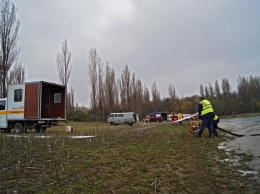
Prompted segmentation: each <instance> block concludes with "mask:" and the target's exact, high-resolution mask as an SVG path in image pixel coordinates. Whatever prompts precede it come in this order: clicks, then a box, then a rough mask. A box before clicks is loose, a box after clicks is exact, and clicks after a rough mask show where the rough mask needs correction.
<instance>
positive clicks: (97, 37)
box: [12, 0, 260, 107]
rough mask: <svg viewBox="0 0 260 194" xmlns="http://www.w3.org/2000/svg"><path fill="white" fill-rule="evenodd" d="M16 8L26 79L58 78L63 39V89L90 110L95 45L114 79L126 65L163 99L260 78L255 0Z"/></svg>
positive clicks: (51, 0)
mask: <svg viewBox="0 0 260 194" xmlns="http://www.w3.org/2000/svg"><path fill="white" fill-rule="evenodd" d="M12 2H13V3H15V5H16V6H17V8H18V12H17V17H18V19H19V21H20V23H21V25H20V30H19V35H20V38H19V46H20V47H21V53H20V58H19V61H20V62H21V63H22V65H23V66H25V71H26V81H38V80H44V81H49V82H55V83H60V81H59V79H58V71H57V63H56V58H57V54H58V53H60V52H61V48H62V42H64V40H65V39H66V40H67V43H68V47H69V49H70V51H71V54H72V56H71V65H72V72H71V77H70V80H69V86H68V90H69V91H70V87H73V88H74V91H75V98H76V101H77V102H78V103H79V104H80V105H83V104H84V105H85V106H87V107H89V99H90V97H89V95H90V87H89V82H88V76H87V65H88V63H89V61H88V56H89V50H90V49H91V48H96V50H97V54H98V56H99V57H100V58H101V60H102V62H103V63H104V64H106V62H109V64H110V66H111V67H113V68H114V69H115V71H116V76H117V77H119V76H120V75H121V73H122V70H123V67H124V66H125V65H128V67H129V69H130V71H131V73H135V75H136V78H139V79H140V80H141V81H142V83H143V84H145V85H146V86H147V87H148V88H149V89H150V88H151V86H152V84H153V82H156V85H157V88H158V90H159V91H160V95H161V97H167V96H168V86H169V85H170V84H172V85H174V86H175V89H176V93H177V95H178V96H179V97H187V96H192V95H199V85H200V84H203V85H208V84H209V83H212V84H213V85H214V83H215V81H216V80H218V82H219V84H221V81H222V78H228V79H229V81H230V84H231V89H232V91H236V90H237V89H236V84H237V78H238V76H239V75H241V76H249V75H253V76H256V75H260V11H259V8H260V1H259V0H211V1H209V0H31V1H29V0H27V1H25V0H13V1H12Z"/></svg>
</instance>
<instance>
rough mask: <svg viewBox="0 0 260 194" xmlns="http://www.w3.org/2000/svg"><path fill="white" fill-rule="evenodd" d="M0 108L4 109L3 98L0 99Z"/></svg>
mask: <svg viewBox="0 0 260 194" xmlns="http://www.w3.org/2000/svg"><path fill="white" fill-rule="evenodd" d="M0 110H5V100H1V101H0Z"/></svg>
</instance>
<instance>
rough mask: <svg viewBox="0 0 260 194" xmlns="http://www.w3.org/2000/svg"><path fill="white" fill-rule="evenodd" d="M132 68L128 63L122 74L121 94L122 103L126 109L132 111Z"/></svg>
mask: <svg viewBox="0 0 260 194" xmlns="http://www.w3.org/2000/svg"><path fill="white" fill-rule="evenodd" d="M130 75H131V74H130V70H129V69H128V66H127V65H126V66H125V67H124V69H123V72H122V74H121V84H120V94H121V103H122V106H123V108H124V109H125V111H130V109H131V98H130V96H131V85H130V83H131V79H130Z"/></svg>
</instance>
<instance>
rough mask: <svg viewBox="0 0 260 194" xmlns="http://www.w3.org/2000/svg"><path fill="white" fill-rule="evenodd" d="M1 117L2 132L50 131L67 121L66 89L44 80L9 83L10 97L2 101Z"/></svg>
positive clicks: (0, 126)
mask: <svg viewBox="0 0 260 194" xmlns="http://www.w3.org/2000/svg"><path fill="white" fill-rule="evenodd" d="M0 115H1V117H0V128H2V129H3V128H7V129H8V130H10V129H11V128H12V127H15V128H17V131H19V130H20V129H21V131H26V129H27V128H28V129H31V128H32V126H35V129H36V128H37V130H38V131H39V130H40V129H41V128H43V129H44V130H46V128H47V127H49V126H50V125H51V124H52V123H54V122H57V121H63V120H66V86H63V85H58V84H55V83H50V82H44V81H38V82H26V83H19V84H9V85H8V88H7V97H6V98H3V99H0ZM17 126H18V127H17Z"/></svg>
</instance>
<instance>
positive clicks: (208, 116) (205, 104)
mask: <svg viewBox="0 0 260 194" xmlns="http://www.w3.org/2000/svg"><path fill="white" fill-rule="evenodd" d="M199 100H200V101H199V103H198V112H199V118H200V119H201V120H202V123H201V126H200V129H199V133H198V136H199V137H200V136H201V135H202V133H203V131H204V129H205V128H206V127H208V130H209V138H211V135H212V133H213V134H214V135H215V136H216V137H217V136H218V133H217V131H216V129H214V126H213V124H214V120H213V118H214V117H215V113H214V110H213V107H212V105H211V103H210V101H208V100H206V99H204V98H203V97H199Z"/></svg>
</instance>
